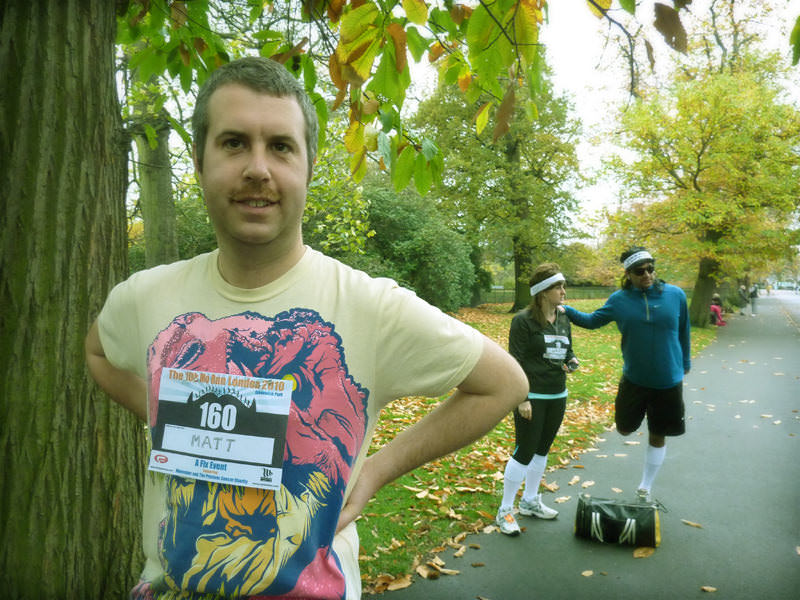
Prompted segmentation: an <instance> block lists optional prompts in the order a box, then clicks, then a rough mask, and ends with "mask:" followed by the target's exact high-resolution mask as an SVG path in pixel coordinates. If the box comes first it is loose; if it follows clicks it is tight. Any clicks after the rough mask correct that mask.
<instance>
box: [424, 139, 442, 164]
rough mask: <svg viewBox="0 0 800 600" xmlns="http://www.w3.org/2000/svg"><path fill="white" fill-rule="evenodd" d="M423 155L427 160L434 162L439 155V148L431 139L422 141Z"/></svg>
mask: <svg viewBox="0 0 800 600" xmlns="http://www.w3.org/2000/svg"><path fill="white" fill-rule="evenodd" d="M422 154H423V156H425V158H426V159H427V160H433V159H434V157H436V155H437V154H439V148H438V147H437V146H436V144H434V143H433V142H432V141H431V140H429V139H427V138H426V139H424V140H422Z"/></svg>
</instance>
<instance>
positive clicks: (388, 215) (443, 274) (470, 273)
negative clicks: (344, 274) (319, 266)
mask: <svg viewBox="0 0 800 600" xmlns="http://www.w3.org/2000/svg"><path fill="white" fill-rule="evenodd" d="M365 183H367V184H368V185H365V186H364V197H365V199H366V200H367V201H368V202H369V223H370V226H371V228H372V229H373V230H374V232H375V235H374V236H373V237H371V238H370V240H369V242H368V243H367V251H366V253H365V255H364V256H358V255H356V256H351V257H349V258H348V257H343V260H345V262H348V263H349V264H351V265H353V266H355V267H356V268H360V269H363V270H364V271H367V272H368V273H370V274H371V275H373V276H385V277H391V278H393V279H396V280H397V281H398V282H399V283H400V284H402V285H405V286H407V287H409V288H411V289H412V290H414V291H415V292H416V293H417V295H418V296H419V297H420V298H423V299H424V300H427V301H428V302H430V303H431V304H433V305H434V306H438V307H439V308H441V309H442V310H445V311H456V310H458V309H459V308H461V307H462V306H465V305H467V304H468V303H469V302H470V299H471V295H472V288H473V285H474V283H475V270H474V267H473V264H472V261H471V259H470V253H471V251H472V248H471V247H470V245H469V243H468V242H467V240H466V239H465V238H464V236H463V235H461V234H458V233H455V232H454V231H452V230H451V229H450V228H449V227H448V226H447V223H446V222H445V220H444V218H443V217H442V215H440V214H439V212H438V211H437V210H436V207H435V206H433V205H432V204H431V203H430V202H428V201H427V200H425V199H423V198H422V197H420V196H419V195H418V194H417V193H415V192H414V191H412V190H405V191H403V192H400V193H399V194H398V193H397V192H395V191H394V190H393V189H392V187H391V183H390V181H388V179H387V178H386V177H385V176H383V175H376V176H374V177H368V178H367V179H365Z"/></svg>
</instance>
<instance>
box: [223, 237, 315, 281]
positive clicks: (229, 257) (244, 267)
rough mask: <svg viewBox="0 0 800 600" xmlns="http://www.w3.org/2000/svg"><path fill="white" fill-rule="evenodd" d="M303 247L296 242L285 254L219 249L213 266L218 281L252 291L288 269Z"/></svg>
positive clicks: (299, 255) (251, 248)
mask: <svg viewBox="0 0 800 600" xmlns="http://www.w3.org/2000/svg"><path fill="white" fill-rule="evenodd" d="M305 251H306V247H305V245H304V244H303V243H302V241H300V242H299V243H298V244H296V245H295V246H293V247H292V248H291V249H289V250H288V251H286V252H281V253H280V254H277V255H275V253H272V252H270V251H269V249H267V250H266V251H261V252H259V249H258V248H253V247H250V248H247V249H241V248H236V249H231V248H226V247H223V246H220V249H219V257H218V259H217V267H218V268H219V272H220V275H222V278H223V279H224V280H225V281H227V282H228V283H229V284H231V285H232V286H234V287H238V288H242V289H253V288H258V287H262V286H265V285H267V284H268V283H272V282H273V281H275V280H276V279H278V278H279V277H281V276H282V275H284V274H285V273H287V272H288V271H289V270H290V269H291V268H292V267H294V266H295V265H296V264H297V263H298V262H299V261H300V259H301V258H303V255H304V254H305Z"/></svg>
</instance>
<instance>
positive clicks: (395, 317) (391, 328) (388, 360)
mask: <svg viewBox="0 0 800 600" xmlns="http://www.w3.org/2000/svg"><path fill="white" fill-rule="evenodd" d="M381 315H382V321H383V323H382V326H381V327H380V332H379V339H378V346H377V352H378V356H377V357H376V360H377V362H376V365H377V366H376V370H377V372H376V378H377V380H378V381H379V382H380V384H379V385H378V388H379V389H380V390H381V392H382V394H385V396H384V397H382V398H381V402H382V403H384V404H385V403H386V402H389V401H391V400H394V399H396V398H400V397H403V396H427V397H436V396H441V395H442V394H445V393H447V392H448V391H450V390H451V389H453V388H454V387H456V386H457V385H458V384H460V383H461V382H462V381H464V379H465V378H466V377H467V375H469V373H470V372H471V371H472V369H473V368H474V367H475V365H476V364H477V362H478V359H479V358H480V356H481V353H482V352H483V343H484V337H483V335H482V334H481V333H479V332H478V331H477V330H475V329H473V328H472V327H470V326H468V325H466V324H464V323H462V322H461V321H459V320H457V319H455V318H453V317H451V316H449V315H447V314H445V313H443V312H442V311H441V310H439V309H438V308H436V307H434V306H431V305H430V304H428V303H427V302H425V301H424V300H421V299H420V298H418V297H417V296H416V294H414V293H413V292H411V291H409V290H406V289H403V288H400V287H393V288H391V289H389V290H387V292H386V293H385V298H384V300H383V306H382V311H381Z"/></svg>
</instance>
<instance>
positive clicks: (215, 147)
mask: <svg viewBox="0 0 800 600" xmlns="http://www.w3.org/2000/svg"><path fill="white" fill-rule="evenodd" d="M192 125H193V129H194V161H195V169H196V173H197V177H198V180H199V182H200V185H201V187H202V189H203V195H204V198H205V202H206V206H207V208H208V214H209V217H210V219H211V221H212V223H213V225H214V229H215V232H216V237H217V243H218V249H217V250H215V251H213V252H210V253H208V254H203V255H200V256H197V257H195V258H193V259H190V260H187V261H180V262H178V263H174V264H172V265H164V266H160V267H156V268H154V269H150V270H147V271H142V272H140V273H136V274H134V275H133V276H132V277H130V278H129V279H128V280H127V281H125V282H122V283H121V284H119V285H118V286H117V287H115V288H114V290H112V292H111V294H110V295H109V298H108V300H107V301H106V304H105V306H104V307H103V310H102V312H101V314H100V315H99V317H98V319H97V321H96V322H95V323H94V324H93V325H92V328H91V329H90V331H89V334H88V336H87V341H86V351H87V362H88V365H89V369H90V372H91V374H92V376H93V377H94V378H95V379H96V380H97V382H98V383H99V384H100V385H101V387H103V389H105V390H106V391H107V392H108V393H109V395H110V396H111V397H112V398H113V399H114V400H115V401H117V402H118V403H120V404H121V405H122V406H124V407H125V408H127V409H129V410H131V411H132V412H134V413H135V414H136V415H137V416H139V417H140V418H141V419H143V420H144V421H145V422H146V423H147V424H148V425H149V427H150V430H151V434H152V438H151V443H152V444H153V450H154V452H153V453H151V465H150V466H151V471H149V472H148V475H147V478H146V489H145V499H144V542H145V557H146V564H145V567H144V570H143V572H142V576H141V579H140V582H139V584H138V585H137V586H136V588H135V589H134V590H133V592H132V597H133V598H178V597H180V598H192V599H198V598H227V597H231V598H233V597H236V598H242V597H250V598H255V597H257V598H270V597H283V596H290V597H301V598H339V599H356V598H359V597H360V577H359V571H358V536H357V532H356V528H355V524H354V519H355V518H356V517H357V516H358V514H359V513H360V512H361V510H362V508H363V507H364V506H365V504H366V502H367V501H368V500H369V499H370V498H371V497H372V496H373V495H374V494H375V493H376V492H377V491H378V490H379V489H380V488H381V487H382V486H384V485H385V484H387V483H389V482H390V481H392V480H394V479H396V478H397V477H399V476H400V475H402V474H404V473H406V472H408V471H410V470H412V469H414V468H416V467H418V466H420V465H422V464H424V463H426V462H428V461H430V460H433V459H434V458H437V457H439V456H442V455H445V454H447V453H449V452H452V451H454V450H456V449H458V448H460V447H462V446H464V445H466V444H468V443H470V442H471V441H473V440H474V439H476V438H478V437H480V436H481V435H483V434H484V433H486V432H487V431H488V430H490V429H491V428H492V427H493V426H494V425H495V424H496V423H497V422H498V421H499V420H500V419H502V418H503V416H504V415H506V414H507V413H508V412H509V411H510V410H511V409H512V408H513V407H514V406H515V405H517V404H518V403H519V402H520V400H521V399H522V398H524V397H525V395H526V393H527V385H526V380H525V376H524V374H523V373H522V371H521V369H520V368H519V366H518V365H517V363H516V361H514V360H513V359H512V358H511V357H510V356H509V355H508V354H507V353H505V352H504V351H503V350H502V349H501V348H500V347H499V346H497V345H496V344H495V343H494V342H492V341H490V340H489V339H488V338H485V337H484V336H482V335H481V334H479V333H478V332H476V331H475V330H473V329H471V328H469V327H467V326H465V325H464V324H462V323H460V322H458V321H457V320H455V319H453V318H451V317H449V316H447V315H445V314H443V313H442V312H441V311H439V310H438V309H436V308H434V307H431V306H430V305H428V304H427V303H425V302H423V301H422V300H420V299H419V298H417V297H416V296H415V295H414V294H413V293H411V292H409V291H407V290H404V289H402V288H400V287H398V286H397V284H395V283H394V282H392V281H389V280H385V279H373V278H370V277H368V276H367V275H365V274H364V273H361V272H359V271H355V270H353V269H350V268H349V267H347V266H345V265H343V264H341V263H339V262H338V261H335V260H333V259H330V258H328V257H326V256H324V255H322V254H321V253H319V252H317V251H315V250H313V249H311V248H309V247H307V246H305V245H304V243H303V239H302V230H301V224H302V217H303V211H304V208H305V201H306V193H307V190H308V184H309V182H310V181H311V176H312V171H313V165H314V160H315V156H316V147H317V128H318V125H317V119H316V113H315V110H314V107H313V106H312V104H311V102H310V100H309V98H308V96H307V95H306V94H305V92H304V90H303V89H302V86H301V85H300V84H299V83H298V82H297V81H296V80H295V79H294V78H293V77H292V75H291V74H290V73H289V72H288V71H287V70H286V69H285V68H284V67H282V66H281V65H279V64H277V63H275V62H273V61H270V60H268V59H263V58H256V57H249V58H244V59H240V60H237V61H234V62H232V63H229V64H227V65H225V66H223V67H220V68H219V69H217V70H216V71H215V72H213V73H212V74H211V75H210V76H209V78H208V79H207V80H206V82H205V83H204V85H203V86H202V88H201V90H200V92H199V94H198V98H197V104H196V108H195V113H194V116H193V119H192ZM225 377H232V379H230V381H234V382H242V381H245V382H248V385H246V386H239V383H237V384H236V385H233V386H225V385H223V384H221V383H219V382H221V381H224V380H225V379H224V378H225ZM204 378H205V379H204ZM187 381H192V382H197V381H199V382H201V383H202V382H203V381H207V382H210V383H207V384H202V385H201V384H200V383H192V384H191V385H196V386H199V387H191V385H190V384H189V383H186V382H187ZM268 385H269V386H277V387H284V386H288V389H289V390H290V394H291V399H290V403H289V407H288V410H287V411H286V413H282V412H281V410H280V409H275V412H274V414H270V415H268V416H264V413H263V412H259V410H258V409H253V410H251V409H250V407H253V406H258V405H259V402H261V401H262V400H258V398H257V397H256V396H252V395H251V390H252V389H258V388H259V387H264V388H266V387H267V386H268ZM237 386H238V387H237ZM189 389H191V390H192V393H191V394H186V393H185V392H186V391H187V390H189ZM453 389H454V391H453V393H452V394H451V395H450V396H449V398H448V399H447V400H445V401H444V402H442V403H441V404H440V405H439V406H438V407H437V408H436V409H435V410H433V411H432V412H431V413H429V414H428V415H426V416H425V417H424V418H423V419H421V420H420V421H419V422H418V423H417V424H415V425H414V426H412V427H410V428H409V429H407V430H406V431H404V432H403V433H401V434H400V435H398V436H397V437H396V438H395V439H394V440H393V441H392V442H390V443H389V444H387V445H386V446H384V447H383V448H382V449H381V450H380V451H378V452H376V453H375V454H373V455H371V456H370V457H366V452H367V449H368V447H369V442H370V438H371V435H372V432H373V431H374V428H375V425H376V423H377V418H378V414H379V412H380V410H381V408H383V406H385V405H386V404H387V403H389V402H391V401H392V400H394V399H396V398H399V397H403V396H410V395H425V396H434V397H435V396H439V395H442V394H445V393H447V392H448V391H450V390H453ZM195 391H196V392H197V393H195ZM181 394H183V396H181ZM187 396H188V397H187ZM254 398H256V399H254ZM209 399H210V400H209ZM215 399H216V401H215ZM245 414H246V417H245ZM195 421H196V423H195ZM262 422H263V423H265V426H268V427H267V429H269V431H270V432H272V433H270V434H269V436H267V434H266V433H265V432H264V431H265V430H264V431H262V429H260V426H259V424H260V423H262ZM186 423H192V424H193V425H192V426H191V427H187V426H186ZM245 429H246V430H247V432H248V433H247V435H242V434H241V432H242V431H245ZM187 431H188V432H190V434H191V435H190V436H189V438H187V439H191V441H192V443H193V444H194V443H195V442H197V444H198V445H201V444H200V442H201V441H202V442H203V445H204V447H205V446H208V447H209V448H212V450H213V451H215V452H221V450H219V448H220V447H222V448H223V449H225V448H227V449H231V448H238V446H237V444H239V442H240V441H241V440H246V441H247V442H248V443H249V442H253V441H254V440H255V441H254V443H256V446H254V447H257V448H262V449H263V448H267V447H273V446H269V445H265V444H264V441H265V440H264V438H266V437H269V438H270V444H272V443H274V452H273V453H272V455H270V453H269V452H268V451H261V450H259V451H255V450H249V451H248V452H249V453H248V454H247V455H246V456H245V457H244V458H243V459H241V462H242V463H243V464H245V467H242V468H243V469H244V468H250V467H251V466H252V464H257V465H261V466H262V467H263V466H264V465H269V467H268V468H264V475H265V478H268V477H269V478H271V477H273V476H276V475H277V474H280V476H279V483H276V484H275V485H273V486H272V487H271V488H264V487H258V486H257V485H255V484H253V485H237V484H235V483H227V482H225V480H220V481H215V480H209V479H204V478H203V477H200V476H198V477H195V476H187V475H184V474H181V473H179V472H177V471H175V472H173V471H169V472H165V471H164V469H165V468H167V467H168V466H169V464H170V463H171V462H172V461H174V460H178V459H183V458H185V457H184V456H183V454H181V452H175V453H169V452H166V451H165V452H158V449H159V448H162V447H164V448H166V445H164V446H162V444H164V443H165V442H164V440H166V438H167V437H169V436H172V435H179V434H182V433H185V432H187ZM206 434H208V435H206ZM211 440H215V441H211ZM220 440H221V441H222V442H220ZM187 443H188V442H187ZM212 450H209V449H207V448H206V449H205V450H204V451H208V452H211V451H212ZM184 454H185V453H184ZM153 460H155V463H154V462H153ZM270 461H273V462H270ZM156 463H158V464H156ZM213 464H221V463H213ZM212 471H213V470H212Z"/></svg>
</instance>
